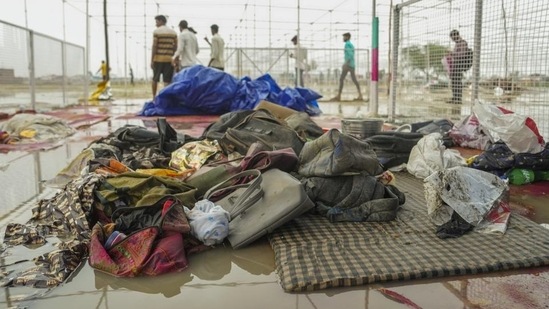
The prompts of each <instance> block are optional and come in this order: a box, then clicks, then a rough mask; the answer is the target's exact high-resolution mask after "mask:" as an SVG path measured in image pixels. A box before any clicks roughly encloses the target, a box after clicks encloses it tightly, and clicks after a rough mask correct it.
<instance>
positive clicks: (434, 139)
mask: <svg viewBox="0 0 549 309" xmlns="http://www.w3.org/2000/svg"><path fill="white" fill-rule="evenodd" d="M465 165H466V163H465V159H464V158H463V157H462V156H461V154H460V153H459V151H457V150H455V149H446V147H444V145H442V135H441V134H440V133H431V134H428V135H426V136H424V137H423V138H421V139H420V140H419V141H418V142H417V144H416V145H415V146H414V147H413V148H412V151H410V157H409V159H408V163H407V165H406V169H407V170H408V172H409V173H410V174H412V175H414V176H416V177H418V178H421V179H424V178H425V177H427V176H429V175H431V174H432V173H434V172H437V171H443V170H445V169H447V168H450V167H454V166H465Z"/></svg>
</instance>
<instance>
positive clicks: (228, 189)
mask: <svg viewBox="0 0 549 309" xmlns="http://www.w3.org/2000/svg"><path fill="white" fill-rule="evenodd" d="M261 181H262V176H261V172H260V171H259V170H246V171H243V172H240V173H238V174H236V175H234V176H232V177H230V178H229V179H227V180H225V181H223V182H221V183H219V184H217V185H215V186H213V187H212V188H210V189H209V190H208V191H207V192H206V193H205V194H204V199H207V200H210V201H212V200H213V201H215V204H216V205H219V206H221V207H222V208H223V209H224V210H226V211H227V212H228V213H229V214H230V219H229V220H232V218H234V217H236V216H238V215H239V214H240V213H241V212H242V211H244V210H245V209H248V208H250V207H252V206H253V205H254V204H256V203H257V202H258V201H259V200H260V199H261V197H262V196H263V190H262V189H261ZM221 194H223V197H221V198H217V197H216V196H219V195H221Z"/></svg>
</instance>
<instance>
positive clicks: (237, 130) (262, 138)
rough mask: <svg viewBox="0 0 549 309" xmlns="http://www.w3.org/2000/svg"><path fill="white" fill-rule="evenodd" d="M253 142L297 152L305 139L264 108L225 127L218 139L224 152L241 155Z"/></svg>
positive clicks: (273, 148) (268, 147)
mask: <svg viewBox="0 0 549 309" xmlns="http://www.w3.org/2000/svg"><path fill="white" fill-rule="evenodd" d="M255 142H259V143H262V144H264V146H265V147H267V149H270V150H277V149H284V148H292V149H293V150H294V151H295V153H296V154H299V153H300V152H301V148H303V144H304V143H305V140H304V139H302V138H301V137H300V136H299V135H298V134H297V132H296V131H294V130H293V129H292V128H290V127H289V126H288V125H287V124H286V123H284V122H282V121H281V120H279V119H278V118H276V117H275V116H273V115H272V114H271V113H270V112H268V111H267V110H264V109H260V110H256V111H253V113H251V114H249V115H248V116H246V118H244V119H243V120H242V121H240V122H239V123H237V124H236V125H235V126H233V127H229V128H227V130H226V132H225V134H224V135H223V137H222V138H221V139H220V140H219V144H220V145H221V147H222V148H223V150H224V151H225V153H230V152H233V151H236V152H238V153H240V154H242V155H244V154H246V152H247V151H248V149H249V148H250V146H251V145H252V144H253V143H255Z"/></svg>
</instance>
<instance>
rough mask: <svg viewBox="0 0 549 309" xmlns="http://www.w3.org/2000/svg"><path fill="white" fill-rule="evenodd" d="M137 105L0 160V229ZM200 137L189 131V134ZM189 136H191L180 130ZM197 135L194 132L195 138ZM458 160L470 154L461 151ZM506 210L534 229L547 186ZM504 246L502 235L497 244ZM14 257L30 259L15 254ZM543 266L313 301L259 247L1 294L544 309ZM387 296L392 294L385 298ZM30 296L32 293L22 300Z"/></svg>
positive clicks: (87, 274)
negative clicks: (61, 140) (163, 269)
mask: <svg viewBox="0 0 549 309" xmlns="http://www.w3.org/2000/svg"><path fill="white" fill-rule="evenodd" d="M142 102H143V100H135V101H121V102H117V101H115V102H113V103H112V104H101V106H94V107H92V108H90V109H89V111H91V112H105V113H108V114H109V115H110V116H111V118H110V119H109V120H107V121H104V122H101V123H98V124H95V125H93V126H91V127H88V128H83V129H80V130H79V131H78V133H77V134H76V135H75V136H72V137H70V138H69V139H68V140H67V143H65V144H64V145H62V146H60V147H58V148H55V149H51V150H48V151H38V152H32V153H27V152H18V151H13V152H9V153H4V154H0V185H1V187H2V189H3V190H2V192H3V194H2V201H1V202H0V228H2V233H3V230H4V227H5V225H6V223H8V222H25V221H26V220H27V219H29V217H30V208H31V207H32V206H33V205H34V203H35V202H36V201H37V200H38V199H40V198H44V197H47V196H51V195H52V194H53V191H52V190H51V189H47V188H45V187H44V186H43V182H44V181H46V180H48V179H50V178H52V177H54V176H55V175H56V173H57V172H58V171H59V170H61V169H62V168H63V167H65V166H66V165H67V164H68V163H69V162H70V161H71V159H72V158H74V157H75V156H76V155H77V154H78V153H80V151H82V149H84V148H85V147H86V146H87V145H88V144H89V143H90V142H92V141H93V140H95V139H96V138H98V137H100V136H105V135H107V134H108V132H112V131H113V130H114V129H116V128H118V127H120V126H123V125H125V124H137V125H143V124H144V122H143V121H142V120H141V119H137V118H127V117H123V118H125V119H121V118H117V117H119V116H121V115H127V114H128V113H133V112H136V111H138V110H139V109H140V108H141V103H142ZM321 108H322V109H323V111H324V112H325V115H323V116H322V118H321V120H319V122H320V123H321V125H322V126H323V127H327V126H338V125H339V124H340V117H341V116H342V115H343V117H352V116H356V115H357V113H358V112H360V111H361V110H362V108H363V107H362V106H360V105H356V104H341V105H340V104H339V103H322V104H321ZM194 129H195V130H196V129H197V128H196V127H195V128H194ZM185 130H191V131H189V132H193V131H192V130H193V128H192V127H191V128H187V129H185ZM195 132H196V131H195ZM464 154H465V155H470V154H471V152H470V151H469V152H467V151H464ZM511 192H512V196H511V199H512V201H513V211H515V212H517V213H520V214H523V215H525V216H527V217H529V218H530V219H532V220H534V221H535V222H537V223H548V222H549V211H548V210H547V208H548V207H549V206H547V205H549V203H548V202H549V197H547V193H548V192H549V183H538V184H536V185H530V186H524V187H513V188H512V190H511ZM501 241H502V243H501V245H502V246H504V245H505V237H502V238H501ZM20 254H21V259H23V258H25V257H28V256H29V255H31V256H35V255H36V252H33V251H32V250H30V249H29V250H27V251H22V252H20ZM547 287H549V268H547V267H546V268H539V269H524V270H521V271H512V272H500V273H491V274H486V275H481V276H460V277H452V278H443V279H437V280H417V281H409V282H395V283H389V284H382V285H378V284H375V285H369V286H358V287H355V288H336V289H329V290H323V291H318V292H312V293H296V294H290V293H285V292H284V291H283V290H282V289H281V287H280V285H279V284H278V282H277V277H276V273H275V269H274V253H273V251H272V250H271V248H270V246H269V244H268V243H267V242H266V241H265V240H262V241H260V242H258V243H257V244H254V245H252V246H250V247H248V248H245V249H242V250H232V249H231V248H227V247H219V248H215V249H213V250H211V251H207V252H203V253H200V254H198V255H195V256H192V257H191V258H190V267H189V268H188V269H187V270H185V271H183V272H181V273H175V274H169V275H165V276H161V277H157V278H134V279H123V278H113V277H111V276H109V275H106V274H102V273H98V272H96V271H94V270H92V269H91V268H90V267H89V265H88V264H87V263H84V264H83V265H82V266H81V267H80V269H79V270H78V271H77V272H75V273H74V276H73V277H72V278H71V279H70V280H68V281H67V282H66V283H65V284H63V285H61V286H59V287H57V288H55V289H53V290H51V291H46V290H41V289H27V288H4V289H3V290H2V291H0V307H5V308H23V307H28V308H154V307H160V308H239V309H240V308H340V307H341V308H406V307H407V306H406V305H405V304H402V303H400V302H399V301H398V295H400V296H403V297H405V298H408V299H409V300H411V301H412V302H414V303H415V304H417V305H418V306H420V307H421V308H546V307H548V306H549V295H548V294H547ZM381 288H385V289H387V290H390V291H392V292H394V293H396V294H395V295H397V299H395V298H394V297H387V296H385V294H384V293H383V292H384V291H386V290H383V289H381ZM29 293H32V294H29ZM400 299H401V300H402V299H403V298H400Z"/></svg>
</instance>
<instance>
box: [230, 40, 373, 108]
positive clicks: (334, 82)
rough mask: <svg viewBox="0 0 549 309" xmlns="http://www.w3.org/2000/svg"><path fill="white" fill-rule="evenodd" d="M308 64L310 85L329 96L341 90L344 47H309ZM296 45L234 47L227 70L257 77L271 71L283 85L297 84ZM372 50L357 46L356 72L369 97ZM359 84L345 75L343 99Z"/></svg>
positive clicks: (306, 79) (306, 75)
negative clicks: (340, 78)
mask: <svg viewBox="0 0 549 309" xmlns="http://www.w3.org/2000/svg"><path fill="white" fill-rule="evenodd" d="M306 51H307V52H306V54H307V67H308V69H307V70H306V71H305V72H304V75H303V82H304V86H305V87H307V88H311V89H314V90H315V91H318V92H319V93H320V94H322V95H323V96H324V97H325V98H329V97H331V96H334V95H335V94H337V90H338V87H339V77H340V74H341V66H342V65H343V48H341V49H328V48H306ZM294 52H295V51H294V50H293V49H287V48H230V49H227V50H226V64H225V71H226V72H228V73H230V74H232V75H234V76H236V77H239V78H241V77H244V76H249V77H250V78H257V77H259V76H261V75H263V74H265V73H269V74H270V75H271V76H272V77H273V78H274V79H275V80H276V82H277V84H278V85H279V86H281V87H294V86H295V85H296V71H295V59H294V58H292V57H291V56H290V55H291V54H292V53H294ZM369 55H370V53H369V50H367V49H358V48H357V49H355V65H356V68H355V72H356V77H357V80H358V82H359V84H360V87H361V91H362V94H363V96H364V97H365V98H367V97H368V94H369V89H370V88H369V83H370V56H369ZM356 96H357V94H356V88H355V86H354V85H353V84H352V81H351V79H350V77H349V76H347V78H346V79H345V85H344V87H343V93H342V99H343V100H351V99H352V98H354V97H356Z"/></svg>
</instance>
